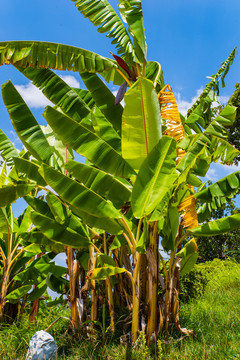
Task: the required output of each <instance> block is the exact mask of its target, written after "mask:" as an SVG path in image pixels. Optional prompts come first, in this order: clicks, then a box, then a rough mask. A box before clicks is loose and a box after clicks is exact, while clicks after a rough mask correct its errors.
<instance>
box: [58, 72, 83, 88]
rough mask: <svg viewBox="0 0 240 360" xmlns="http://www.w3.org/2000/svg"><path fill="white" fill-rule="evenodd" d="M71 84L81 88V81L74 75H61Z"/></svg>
mask: <svg viewBox="0 0 240 360" xmlns="http://www.w3.org/2000/svg"><path fill="white" fill-rule="evenodd" d="M60 78H61V79H63V80H64V81H65V82H66V83H67V84H68V85H69V86H71V87H75V88H79V87H80V83H79V81H78V80H77V79H76V78H75V77H74V76H72V75H62V76H60Z"/></svg>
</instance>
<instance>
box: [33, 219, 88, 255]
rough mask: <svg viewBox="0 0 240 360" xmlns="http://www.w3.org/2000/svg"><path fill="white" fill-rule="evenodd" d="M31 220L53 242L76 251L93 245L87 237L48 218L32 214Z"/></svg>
mask: <svg viewBox="0 0 240 360" xmlns="http://www.w3.org/2000/svg"><path fill="white" fill-rule="evenodd" d="M31 219H32V222H33V224H34V225H35V226H36V228H37V229H39V230H40V231H41V232H42V233H43V235H44V236H46V237H47V238H48V239H49V240H51V241H55V242H58V243H60V244H63V245H66V246H70V247H73V248H76V249H80V248H85V247H88V246H89V245H90V244H91V242H90V240H89V239H88V238H87V237H83V236H81V235H80V234H78V233H76V232H75V231H73V230H72V229H70V228H67V227H65V226H63V225H61V224H59V223H57V222H56V221H54V220H53V219H51V218H48V217H47V216H44V215H41V214H39V213H37V212H32V213H31Z"/></svg>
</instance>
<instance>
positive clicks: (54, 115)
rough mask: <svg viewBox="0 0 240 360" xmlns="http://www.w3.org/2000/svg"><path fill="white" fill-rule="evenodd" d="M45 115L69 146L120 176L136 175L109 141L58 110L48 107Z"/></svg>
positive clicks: (103, 168) (95, 163) (97, 164)
mask: <svg viewBox="0 0 240 360" xmlns="http://www.w3.org/2000/svg"><path fill="white" fill-rule="evenodd" d="M44 117H45V118H46V120H47V122H48V123H49V125H50V126H51V128H52V129H53V131H54V132H55V133H56V134H57V135H58V136H59V138H60V139H62V141H63V142H64V143H66V144H67V145H68V146H70V147H71V148H73V149H74V150H75V151H77V152H78V153H79V154H80V155H82V156H85V157H86V158H87V159H88V160H89V161H91V162H92V163H93V164H94V165H96V166H97V167H99V168H100V169H102V170H104V171H107V172H109V173H111V174H113V175H116V176H119V177H129V176H131V175H134V174H135V173H134V170H133V169H132V168H131V167H130V165H128V163H127V162H126V161H125V160H124V159H123V158H122V157H121V155H119V153H117V152H116V150H115V149H113V148H112V147H111V146H110V145H109V144H108V143H106V142H105V141H104V140H102V139H101V138H100V137H98V136H97V135H95V134H94V133H93V132H91V131H90V130H89V129H88V128H86V127H85V126H84V125H82V124H78V123H77V122H75V121H74V120H72V119H70V118H69V117H67V116H66V115H64V114H62V113H60V112H59V111H57V110H54V109H52V108H51V107H47V108H46V110H45V112H44Z"/></svg>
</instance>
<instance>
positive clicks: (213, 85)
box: [187, 48, 236, 125]
mask: <svg viewBox="0 0 240 360" xmlns="http://www.w3.org/2000/svg"><path fill="white" fill-rule="evenodd" d="M235 55H236V48H234V49H233V51H232V52H231V54H230V55H229V56H228V58H227V59H226V60H225V61H224V62H223V63H222V65H221V67H220V69H219V70H218V72H217V73H216V74H215V75H212V76H211V77H210V78H211V81H210V82H209V83H208V84H207V86H206V87H205V89H204V90H203V92H202V93H201V94H200V96H199V97H198V99H197V100H196V101H195V103H194V104H193V105H192V107H191V108H190V109H189V110H188V115H187V116H188V117H190V116H191V114H192V113H193V112H195V109H197V107H198V106H199V104H200V102H201V101H202V100H204V99H205V98H206V97H207V96H208V94H209V92H210V91H211V89H213V90H214V91H215V92H216V93H217V95H218V93H219V87H218V81H219V79H221V81H222V86H223V87H224V78H225V76H226V75H227V73H228V70H229V68H230V66H231V65H232V63H233V60H234V58H235ZM203 110H206V109H203ZM206 125H208V123H206Z"/></svg>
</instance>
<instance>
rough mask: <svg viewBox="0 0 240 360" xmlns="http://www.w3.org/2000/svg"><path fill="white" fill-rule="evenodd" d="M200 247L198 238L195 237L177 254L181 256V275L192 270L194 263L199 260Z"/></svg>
mask: <svg viewBox="0 0 240 360" xmlns="http://www.w3.org/2000/svg"><path fill="white" fill-rule="evenodd" d="M197 250H198V247H197V243H196V240H195V239H194V238H193V239H191V240H190V241H188V242H187V243H186V244H185V245H184V247H183V248H182V250H180V251H179V252H178V253H177V254H176V255H177V256H179V257H181V258H182V259H181V273H180V274H181V276H183V275H185V274H187V273H188V272H189V271H191V270H192V268H193V266H194V264H195V263H196V261H197V257H198V252H197Z"/></svg>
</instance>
